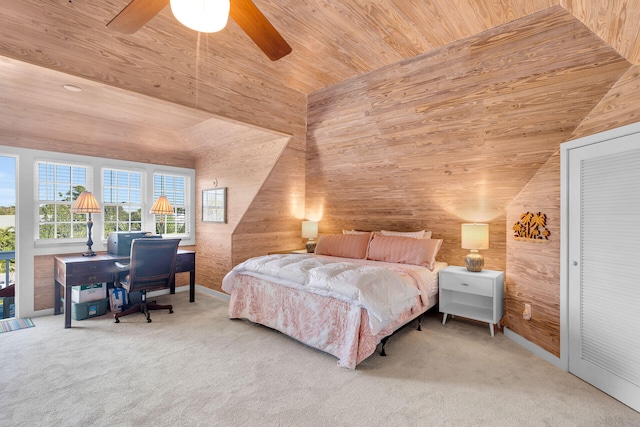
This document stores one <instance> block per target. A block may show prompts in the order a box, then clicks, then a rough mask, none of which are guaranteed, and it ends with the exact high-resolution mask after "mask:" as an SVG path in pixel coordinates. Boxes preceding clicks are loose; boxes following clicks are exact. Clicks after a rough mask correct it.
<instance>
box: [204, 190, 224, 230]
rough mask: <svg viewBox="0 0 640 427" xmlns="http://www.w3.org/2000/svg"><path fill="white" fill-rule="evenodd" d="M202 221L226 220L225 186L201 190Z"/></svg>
mask: <svg viewBox="0 0 640 427" xmlns="http://www.w3.org/2000/svg"><path fill="white" fill-rule="evenodd" d="M202 221H204V222H222V223H226V222H227V187H222V188H213V189H211V190H202Z"/></svg>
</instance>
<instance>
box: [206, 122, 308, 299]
mask: <svg viewBox="0 0 640 427" xmlns="http://www.w3.org/2000/svg"><path fill="white" fill-rule="evenodd" d="M300 147H302V148H304V141H303V140H300V139H299V138H291V137H282V136H279V137H275V138H274V136H273V135H271V136H269V135H268V134H265V136H264V137H263V138H262V139H259V138H256V139H254V140H252V141H247V140H245V141H239V142H238V141H235V142H234V141H232V140H230V141H229V143H228V144H227V145H225V146H222V147H220V146H217V148H215V149H209V150H205V151H203V152H202V153H200V154H198V156H197V158H196V181H197V182H196V195H197V196H196V199H197V200H198V204H197V213H196V239H197V243H196V245H197V273H196V274H197V276H196V277H197V283H198V284H199V285H202V286H205V287H208V288H211V289H215V290H218V291H221V290H222V288H221V285H222V278H223V277H224V275H225V274H226V273H227V272H228V271H229V270H231V268H232V267H233V265H235V264H238V263H239V262H240V261H243V260H245V259H247V258H249V257H251V256H255V255H265V254H267V253H268V252H269V251H270V250H271V248H274V247H276V248H279V249H281V248H297V247H299V246H300V230H299V229H295V224H299V221H300V219H301V217H302V215H303V212H304V150H303V149H302V150H301V149H300ZM214 180H217V185H218V187H227V202H228V210H227V216H228V222H227V223H226V224H217V223H205V222H202V206H201V203H202V200H201V197H200V194H201V192H202V190H204V189H207V188H212V185H213V184H212V183H213V181H214ZM298 228H299V225H298Z"/></svg>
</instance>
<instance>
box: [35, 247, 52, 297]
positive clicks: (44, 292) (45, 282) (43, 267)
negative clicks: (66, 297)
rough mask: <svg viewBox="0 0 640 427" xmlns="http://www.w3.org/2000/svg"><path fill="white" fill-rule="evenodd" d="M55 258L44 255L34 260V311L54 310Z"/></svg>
mask: <svg viewBox="0 0 640 427" xmlns="http://www.w3.org/2000/svg"><path fill="white" fill-rule="evenodd" d="M54 256H55V255H42V256H36V257H34V259H33V285H34V286H33V287H34V301H33V308H34V310H45V309H47V308H53V292H54V287H53V286H54V275H53V258H54Z"/></svg>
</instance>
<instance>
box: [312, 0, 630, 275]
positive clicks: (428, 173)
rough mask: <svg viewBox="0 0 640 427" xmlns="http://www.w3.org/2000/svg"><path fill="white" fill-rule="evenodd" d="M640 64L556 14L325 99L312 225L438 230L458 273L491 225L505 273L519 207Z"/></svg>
mask: <svg viewBox="0 0 640 427" xmlns="http://www.w3.org/2000/svg"><path fill="white" fill-rule="evenodd" d="M538 18H541V19H538ZM540 22H545V23H546V25H545V27H544V28H540ZM542 33H544V35H545V37H541V34H542ZM587 46H588V47H587ZM549 52H553V55H549ZM543 64H544V65H543ZM543 66H544V70H543V69H542V68H541V67H543ZM628 68H629V63H628V62H627V61H626V60H624V59H623V58H622V57H620V56H619V55H618V54H616V53H615V52H614V51H612V50H611V48H610V47H609V46H607V45H605V44H603V43H602V41H601V40H600V39H599V38H598V37H596V36H595V35H594V34H593V33H591V32H590V31H589V30H588V29H587V28H586V27H585V26H583V25H582V24H581V23H580V22H579V21H577V20H576V19H575V18H574V17H573V16H571V15H570V14H568V13H566V12H565V11H563V10H562V9H557V8H554V9H549V10H546V11H544V12H541V13H539V14H536V15H532V16H530V17H527V18H523V19H520V20H518V21H515V22H513V23H511V24H507V25H504V26H502V27H500V28H498V29H494V30H489V31H486V32H483V33H481V34H479V35H477V36H474V37H470V38H468V39H465V40H462V41H460V42H455V43H452V44H450V45H448V46H446V47H444V48H441V49H437V50H435V51H433V52H430V53H427V54H425V55H422V56H418V57H416V58H414V59H412V60H408V61H405V62H403V63H401V64H398V65H396V66H394V67H386V68H382V69H380V70H376V71H374V72H371V73H369V74H367V75H365V76H362V77H359V78H353V79H350V80H348V81H345V82H343V83H340V84H337V85H335V86H332V87H330V88H327V89H324V90H321V91H318V92H315V93H313V94H311V95H310V96H309V107H308V109H309V113H308V131H307V143H308V146H307V175H306V185H307V188H306V212H307V216H317V217H320V218H321V220H320V224H319V228H320V232H321V233H339V232H340V231H341V229H351V228H356V229H365V230H373V229H381V228H387V229H393V230H415V229H422V228H425V229H428V230H432V231H433V234H434V236H435V237H437V238H443V239H444V244H443V247H442V250H441V252H440V255H439V258H440V259H441V260H443V261H446V262H448V263H450V264H454V265H460V264H461V263H462V262H463V261H462V259H463V257H464V255H465V253H466V252H467V251H465V250H463V249H461V248H460V224H461V223H463V222H469V221H477V222H487V223H489V224H490V246H491V247H490V249H489V250H487V251H483V254H484V256H485V262H486V264H485V266H486V268H489V269H498V270H504V269H505V268H506V233H505V228H506V215H507V212H506V208H507V205H508V204H509V203H510V202H511V200H512V199H513V198H514V197H516V195H517V194H518V193H519V192H520V191H521V190H522V189H523V188H524V187H525V185H526V184H527V183H528V182H529V181H530V180H531V178H532V177H533V176H534V175H535V174H536V173H537V172H538V170H539V169H540V168H541V167H542V166H543V165H544V164H545V163H546V162H547V161H548V159H549V157H550V156H551V155H552V154H553V153H555V152H556V151H557V150H558V146H559V144H560V143H561V142H563V141H565V140H566V139H567V136H568V135H569V134H570V133H571V131H572V130H573V129H574V128H575V127H576V126H578V125H579V124H580V122H581V121H582V119H583V118H584V117H585V116H586V115H587V114H588V113H589V112H590V111H591V110H592V109H593V108H594V107H595V106H596V105H597V104H598V102H599V101H600V99H601V98H602V97H603V95H604V94H605V93H606V92H607V91H608V90H609V89H610V88H611V86H613V84H614V83H615V82H616V81H617V80H618V78H619V77H620V76H621V75H622V74H623V73H624V72H625V71H626V70H627V69H628Z"/></svg>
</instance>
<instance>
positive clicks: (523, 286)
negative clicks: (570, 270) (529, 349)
mask: <svg viewBox="0 0 640 427" xmlns="http://www.w3.org/2000/svg"><path fill="white" fill-rule="evenodd" d="M526 212H531V213H534V214H535V213H538V212H540V213H542V214H545V215H546V216H547V225H546V229H547V230H548V231H549V232H550V233H551V234H550V235H549V239H548V240H535V241H534V240H518V239H515V238H514V231H513V225H514V224H516V223H517V222H519V221H520V216H521V215H522V214H523V213H526ZM505 228H506V230H505V233H506V235H507V270H506V271H507V274H506V278H505V294H504V301H505V312H504V314H505V317H504V325H505V326H506V327H508V328H509V329H510V330H512V331H513V332H515V333H517V334H518V335H520V336H522V337H525V338H527V339H528V340H529V341H532V342H534V343H536V344H537V345H538V346H540V347H542V348H543V349H545V350H547V351H548V352H549V353H551V354H554V355H556V356H558V357H559V356H560V153H559V152H556V153H555V154H554V155H553V156H551V158H550V159H549V161H548V162H547V163H546V164H545V165H544V166H543V167H542V168H540V170H539V171H538V173H537V174H536V176H535V177H533V179H531V181H529V183H528V184H527V185H526V186H525V187H524V188H523V189H522V191H521V192H520V194H518V196H517V197H516V198H515V199H514V200H513V201H512V202H511V203H510V204H509V206H508V207H507V223H506V227H505ZM527 303H528V304H531V312H532V316H531V320H528V321H527V320H524V319H523V317H522V312H523V311H524V304H527Z"/></svg>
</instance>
